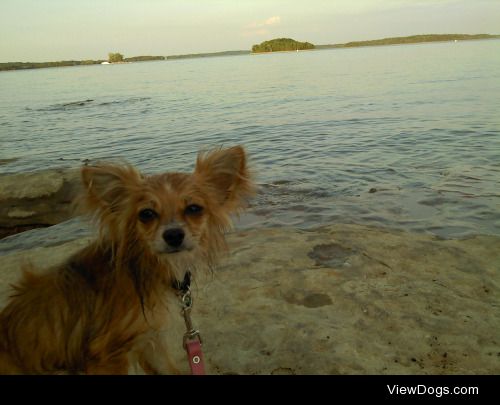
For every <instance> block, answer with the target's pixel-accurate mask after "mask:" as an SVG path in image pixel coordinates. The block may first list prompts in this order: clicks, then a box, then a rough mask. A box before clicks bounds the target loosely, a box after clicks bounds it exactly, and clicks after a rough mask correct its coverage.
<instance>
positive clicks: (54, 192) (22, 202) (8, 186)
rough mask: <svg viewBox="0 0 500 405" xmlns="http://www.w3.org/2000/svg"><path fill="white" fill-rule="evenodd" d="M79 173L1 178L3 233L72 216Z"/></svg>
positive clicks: (0, 225)
mask: <svg viewBox="0 0 500 405" xmlns="http://www.w3.org/2000/svg"><path fill="white" fill-rule="evenodd" d="M79 187H80V174H79V169H49V170H44V171H39V172H33V173H16V174H1V175H0V229H2V228H3V229H4V230H7V229H13V228H16V227H18V228H21V229H27V228H29V227H38V226H48V225H54V224H58V223H60V222H63V221H65V220H67V219H69V218H71V217H72V216H73V211H74V209H73V205H72V202H73V201H74V199H75V196H76V194H77V192H78V189H79Z"/></svg>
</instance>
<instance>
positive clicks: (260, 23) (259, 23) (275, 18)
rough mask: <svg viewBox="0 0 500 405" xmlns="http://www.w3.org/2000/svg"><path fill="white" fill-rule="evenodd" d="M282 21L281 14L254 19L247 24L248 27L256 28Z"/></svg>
mask: <svg viewBox="0 0 500 405" xmlns="http://www.w3.org/2000/svg"><path fill="white" fill-rule="evenodd" d="M280 23H281V17H280V16H279V15H275V16H273V17H269V18H268V19H266V20H264V21H253V22H251V23H250V24H248V25H247V26H246V28H247V29H256V28H262V27H266V26H270V25H276V24H280Z"/></svg>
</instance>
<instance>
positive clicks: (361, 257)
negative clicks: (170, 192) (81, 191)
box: [0, 225, 500, 374]
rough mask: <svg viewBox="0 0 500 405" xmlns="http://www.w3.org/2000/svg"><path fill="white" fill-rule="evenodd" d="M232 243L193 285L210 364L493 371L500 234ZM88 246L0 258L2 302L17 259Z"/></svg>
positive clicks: (355, 234)
mask: <svg viewBox="0 0 500 405" xmlns="http://www.w3.org/2000/svg"><path fill="white" fill-rule="evenodd" d="M229 242H230V247H231V255H230V256H229V257H228V258H226V259H225V260H224V261H223V262H222V263H221V265H220V266H219V267H218V268H217V269H216V270H215V271H214V273H213V274H210V275H206V276H203V277H198V279H197V281H196V284H195V286H194V293H195V300H196V301H195V308H194V312H193V318H194V320H195V323H196V324H197V325H198V326H199V327H200V329H201V331H202V335H203V338H204V352H205V357H206V360H207V369H208V371H209V372H210V373H214V374H498V373H500V333H499V332H500V238H498V237H494V236H477V237H473V238H470V239H467V240H440V239H436V238H434V237H432V236H428V235H423V234H413V233H405V232H399V231H393V230H388V229H380V228H372V227H365V226H359V225H333V226H326V227H323V228H319V229H316V230H311V231H299V230H296V229H287V228H278V229H260V230H252V231H246V232H238V233H234V234H232V235H230V236H229ZM86 243H88V239H85V238H84V239H78V240H76V241H72V242H69V243H65V244H62V245H59V246H52V247H40V248H35V249H30V250H26V251H17V252H15V253H10V254H6V255H3V256H0V266H1V268H2V272H1V273H0V305H2V306H3V305H4V304H5V300H6V294H7V290H8V289H7V284H8V283H11V282H13V281H15V280H16V279H17V277H18V276H19V271H20V270H19V269H20V265H21V263H22V262H23V261H26V260H33V261H34V262H35V263H38V264H40V265H42V266H49V265H52V264H55V263H58V262H60V261H61V260H64V258H66V257H67V256H68V255H70V254H71V253H73V252H74V251H75V250H77V249H79V248H81V247H82V246H84V245H85V244H86Z"/></svg>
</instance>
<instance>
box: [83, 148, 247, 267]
mask: <svg viewBox="0 0 500 405" xmlns="http://www.w3.org/2000/svg"><path fill="white" fill-rule="evenodd" d="M82 179H83V184H84V187H85V192H84V195H83V203H84V204H83V205H84V207H86V209H87V211H89V212H91V213H93V214H94V215H95V217H96V218H97V220H98V222H99V225H100V230H101V238H102V239H103V240H105V241H109V242H110V243H111V245H112V247H113V250H115V252H116V255H117V257H118V259H119V260H126V259H130V258H134V259H138V258H137V256H138V255H139V256H144V257H145V258H150V259H151V258H154V259H155V260H159V261H160V262H167V263H169V264H170V265H171V266H173V267H174V269H173V270H174V272H175V270H176V269H175V267H186V266H190V265H195V266H196V264H197V263H196V262H198V261H200V260H204V261H206V262H207V264H209V265H211V264H213V262H214V260H215V259H216V256H217V255H218V253H220V252H221V251H223V250H224V248H225V243H224V237H223V233H224V231H225V230H227V229H228V228H230V226H231V219H230V215H231V214H233V213H237V212H238V211H240V210H241V209H242V208H244V207H245V205H246V200H247V199H248V197H250V196H251V195H252V194H253V190H254V185H253V182H252V181H251V179H250V175H249V171H248V167H247V159H246V155H245V151H244V149H243V148H242V147H240V146H236V147H233V148H229V149H217V150H213V151H210V152H206V153H200V154H199V155H198V158H197V161H196V167H195V170H194V172H193V173H191V174H186V173H165V174H160V175H153V176H142V175H141V174H140V173H139V172H138V171H137V170H135V169H134V168H133V167H131V166H127V165H96V166H86V167H84V168H83V169H82ZM179 270H182V269H179ZM185 270H186V269H184V270H183V271H185Z"/></svg>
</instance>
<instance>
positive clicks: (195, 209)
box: [184, 204, 203, 215]
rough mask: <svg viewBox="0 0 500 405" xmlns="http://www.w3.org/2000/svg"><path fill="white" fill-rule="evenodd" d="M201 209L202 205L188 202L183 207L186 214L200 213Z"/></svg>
mask: <svg viewBox="0 0 500 405" xmlns="http://www.w3.org/2000/svg"><path fill="white" fill-rule="evenodd" d="M202 211H203V207H202V206H201V205H198V204H190V205H188V206H187V207H186V208H185V209H184V213H185V214H186V215H196V214H201V213H202Z"/></svg>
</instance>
